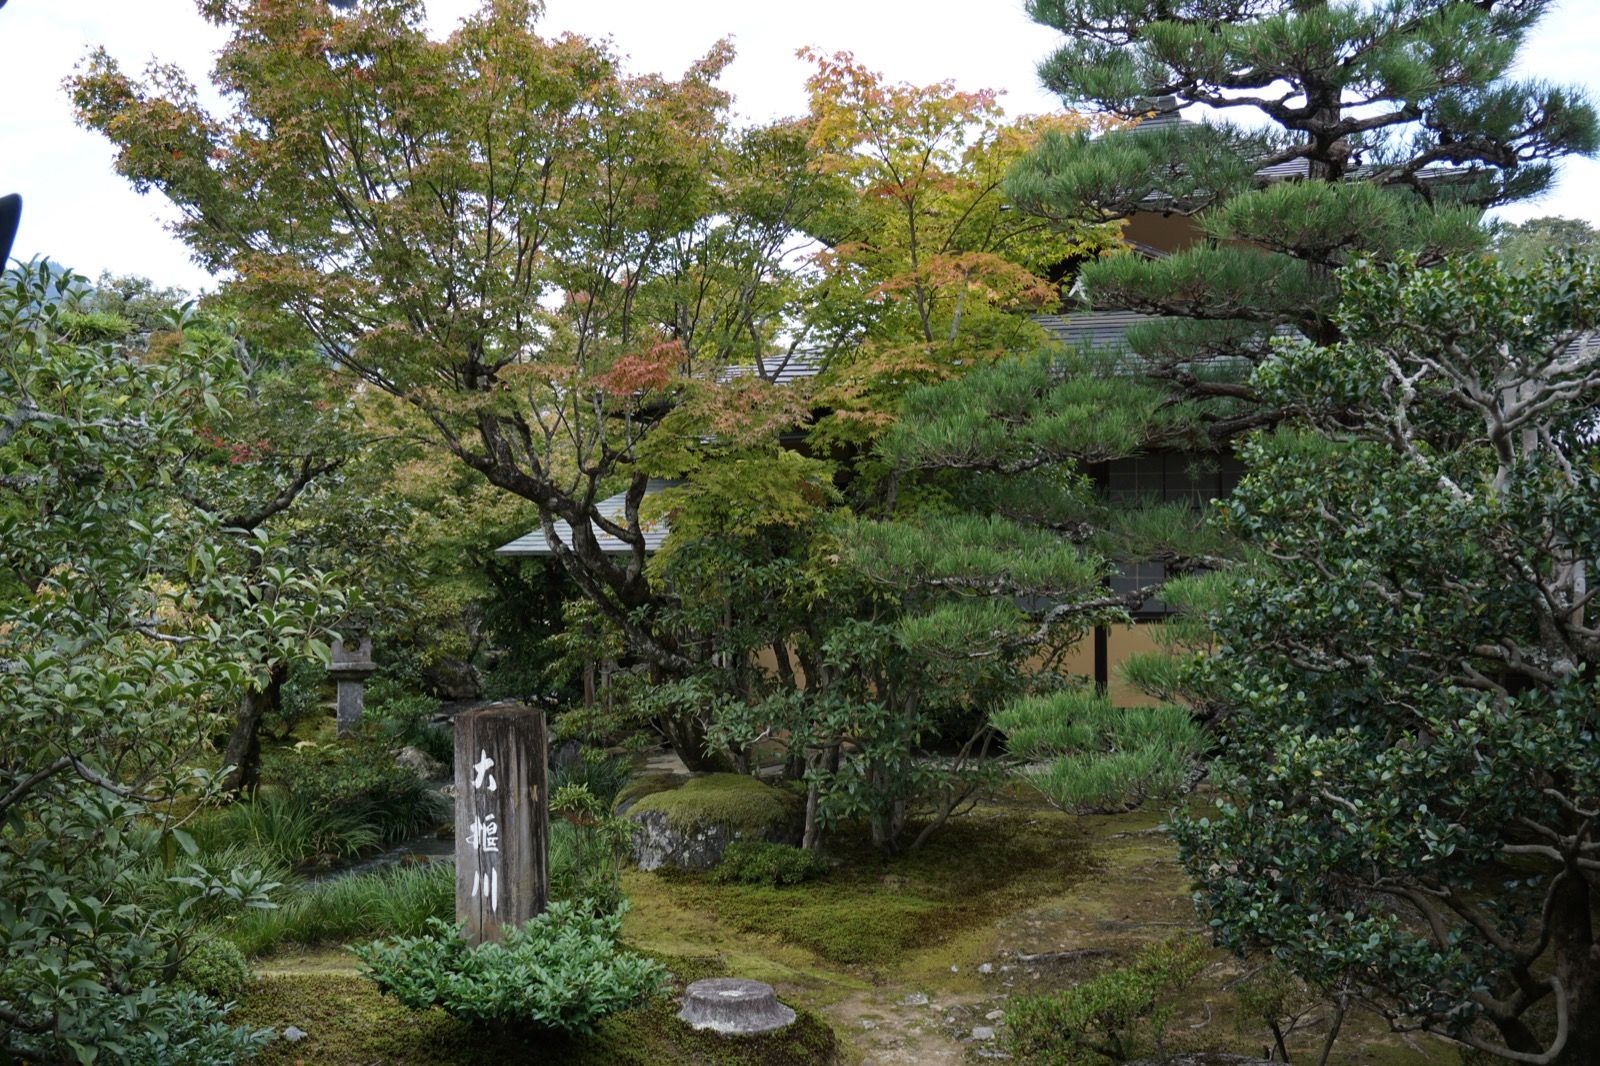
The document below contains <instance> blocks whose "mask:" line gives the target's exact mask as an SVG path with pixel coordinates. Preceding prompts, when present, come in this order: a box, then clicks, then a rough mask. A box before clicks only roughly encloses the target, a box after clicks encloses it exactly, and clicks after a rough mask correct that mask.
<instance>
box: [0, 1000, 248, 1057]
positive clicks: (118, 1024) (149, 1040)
mask: <svg viewBox="0 0 1600 1066" xmlns="http://www.w3.org/2000/svg"><path fill="white" fill-rule="evenodd" d="M225 1016H226V1012H225V1011H224V1010H223V1009H222V1008H220V1007H218V1006H217V1004H216V1003H215V1002H214V1001H212V1000H211V999H209V998H207V997H206V996H204V995H201V994H200V993H199V992H193V991H190V990H188V989H172V988H156V987H149V988H145V989H143V990H142V991H140V992H138V993H137V994H135V995H132V996H124V997H121V998H118V999H114V1000H108V1002H106V1004H105V1009H104V1010H103V1011H102V1012H101V1013H100V1015H99V1017H98V1019H97V1020H98V1024H99V1026H100V1027H101V1029H102V1030H103V1031H104V1034H105V1035H104V1036H103V1037H102V1038H101V1039H99V1040H97V1041H96V1042H95V1044H94V1047H95V1048H96V1050H97V1051H98V1052H99V1055H98V1056H96V1057H95V1058H94V1059H92V1060H91V1059H90V1058H86V1057H84V1056H83V1054H82V1053H79V1054H78V1057H77V1058H76V1059H75V1060H65V1061H77V1062H89V1061H100V1062H115V1063H117V1064H118V1066H234V1064H235V1063H238V1062H242V1061H246V1060H248V1059H251V1058H253V1057H254V1056H255V1053H256V1052H258V1051H260V1050H261V1049H262V1048H263V1047H265V1046H266V1045H267V1043H268V1041H270V1040H271V1039H272V1030H270V1029H250V1028H247V1027H244V1026H232V1025H229V1024H228V1023H227V1022H226V1021H225V1020H224V1018H225ZM75 1050H76V1049H75ZM24 1061H38V1060H26V1059H25V1060H24Z"/></svg>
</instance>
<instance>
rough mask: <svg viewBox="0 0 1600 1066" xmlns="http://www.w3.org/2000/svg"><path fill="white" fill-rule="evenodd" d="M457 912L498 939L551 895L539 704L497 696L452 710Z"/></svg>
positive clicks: (475, 937)
mask: <svg viewBox="0 0 1600 1066" xmlns="http://www.w3.org/2000/svg"><path fill="white" fill-rule="evenodd" d="M455 737H456V757H455V771H456V772H455V781H456V920H457V921H459V922H462V923H464V928H465V932H466V937H467V940H468V941H469V942H471V943H474V944H481V943H483V942H484V941H486V940H499V939H500V935H501V930H502V929H504V928H505V927H507V926H515V925H521V924H522V923H523V922H526V921H527V920H528V919H529V918H532V917H533V916H534V915H536V914H538V913H539V912H540V911H542V910H544V909H545V907H546V905H547V904H548V903H549V902H550V867H549V854H548V849H549V840H550V797H549V795H548V794H547V791H546V772H545V767H546V763H547V741H546V737H545V722H544V711H543V710H542V709H540V708H537V707H528V706H526V705H524V704H521V703H494V704H490V705H489V706H487V707H480V708H479V709H477V710H475V711H466V712H464V713H462V714H458V715H456V719H455Z"/></svg>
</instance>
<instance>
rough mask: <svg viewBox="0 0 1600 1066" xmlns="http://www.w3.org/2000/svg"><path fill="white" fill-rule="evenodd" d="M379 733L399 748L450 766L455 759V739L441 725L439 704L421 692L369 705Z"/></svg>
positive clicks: (390, 697)
mask: <svg viewBox="0 0 1600 1066" xmlns="http://www.w3.org/2000/svg"><path fill="white" fill-rule="evenodd" d="M367 713H368V714H369V715H370V716H371V717H372V720H373V722H374V723H375V724H376V726H377V729H378V732H379V733H380V734H381V735H382V736H383V737H384V738H385V739H387V740H388V741H389V742H390V743H391V744H393V745H395V746H397V747H404V746H408V745H409V746H410V747H413V748H416V749H417V750H419V751H422V752H426V753H427V754H428V755H429V756H431V757H433V758H435V759H437V760H439V761H440V762H441V763H444V764H445V765H446V766H449V765H450V761H451V760H452V759H453V758H455V750H456V746H455V736H454V735H453V734H452V733H451V731H450V730H449V728H447V727H445V726H441V725H437V724H435V723H434V721H433V716H434V715H436V714H438V713H439V701H438V700H436V699H434V698H433V697H432V696H427V695H424V694H422V693H420V692H395V693H394V694H392V695H388V696H385V697H384V698H383V699H382V700H378V701H374V702H371V703H369V704H368V705H367Z"/></svg>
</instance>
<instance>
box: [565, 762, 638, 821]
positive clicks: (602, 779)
mask: <svg viewBox="0 0 1600 1066" xmlns="http://www.w3.org/2000/svg"><path fill="white" fill-rule="evenodd" d="M633 762H634V761H633V759H631V758H629V757H627V756H625V755H612V754H609V753H607V752H605V751H602V750H601V749H599V748H584V749H582V750H581V751H580V752H579V753H578V757H577V758H576V759H572V760H570V761H568V762H565V763H561V764H559V765H555V766H552V767H551V768H550V792H551V794H552V795H553V794H554V793H556V792H558V791H559V790H560V789H561V788H562V787H564V786H566V785H582V786H583V787H584V788H586V789H588V790H589V795H591V796H593V797H594V798H595V799H596V800H597V801H599V802H600V803H601V804H602V805H603V806H605V807H606V809H608V810H609V809H611V808H612V807H614V806H615V805H616V799H617V794H618V793H620V792H621V791H622V789H623V787H624V786H625V785H627V783H628V780H629V779H630V778H631V777H633Z"/></svg>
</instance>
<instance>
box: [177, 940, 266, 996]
mask: <svg viewBox="0 0 1600 1066" xmlns="http://www.w3.org/2000/svg"><path fill="white" fill-rule="evenodd" d="M249 980H250V964H249V963H247V962H245V960H244V952H242V951H240V950H239V948H238V945H236V944H234V943H233V941H231V940H224V939H222V938H220V937H214V938H212V939H210V940H202V941H200V942H199V943H197V944H195V946H194V947H193V948H192V949H190V951H189V954H188V955H187V956H186V957H185V958H184V960H183V962H182V963H180V964H179V966H178V984H179V985H180V986H182V987H184V988H189V989H192V990H194V991H196V992H200V993H202V994H204V995H207V996H210V997H211V998H212V999H215V1000H217V1001H218V1002H224V1003H225V1002H227V1001H228V1000H231V999H233V998H234V997H235V996H237V995H238V994H239V993H240V991H241V990H243V988H244V986H245V984H246V983H247V982H248V981H249Z"/></svg>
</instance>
